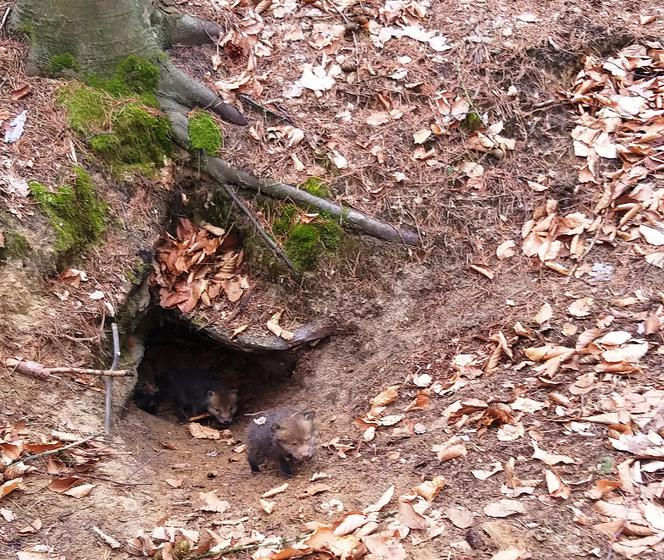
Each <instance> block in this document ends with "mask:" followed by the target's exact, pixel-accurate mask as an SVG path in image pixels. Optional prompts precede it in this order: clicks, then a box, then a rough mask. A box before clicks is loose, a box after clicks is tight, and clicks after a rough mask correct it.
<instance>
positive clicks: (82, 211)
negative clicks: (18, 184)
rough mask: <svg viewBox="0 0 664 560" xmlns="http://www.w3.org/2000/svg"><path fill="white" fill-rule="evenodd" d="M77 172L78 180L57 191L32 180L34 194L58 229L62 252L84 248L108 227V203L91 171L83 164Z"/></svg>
mask: <svg viewBox="0 0 664 560" xmlns="http://www.w3.org/2000/svg"><path fill="white" fill-rule="evenodd" d="M75 173H76V179H75V181H74V183H73V184H72V185H63V186H62V187H60V188H59V189H57V191H56V192H51V191H49V190H48V189H47V188H46V187H45V186H44V185H42V184H41V183H38V182H36V181H32V182H30V192H31V193H32V196H33V197H34V199H35V201H36V202H37V204H38V205H39V207H40V208H41V210H42V211H43V212H44V214H46V216H47V217H48V219H49V221H50V223H51V226H52V227H53V229H54V230H55V233H56V242H55V249H56V251H57V252H58V253H59V254H61V255H71V254H74V253H78V252H80V251H82V250H83V249H84V248H85V247H87V246H88V245H90V244H92V243H94V242H95V241H97V240H98V239H99V238H100V237H101V236H102V235H103V233H104V231H105V230H106V224H107V218H108V207H107V206H106V204H105V203H104V202H103V201H102V200H100V198H99V196H98V195H97V191H96V189H95V186H94V184H93V182H92V179H91V178H90V175H88V173H87V172H86V171H85V170H84V169H83V168H81V167H77V168H75Z"/></svg>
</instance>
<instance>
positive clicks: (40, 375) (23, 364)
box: [5, 358, 132, 381]
mask: <svg viewBox="0 0 664 560" xmlns="http://www.w3.org/2000/svg"><path fill="white" fill-rule="evenodd" d="M5 365H6V366H7V367H9V368H13V369H14V371H17V372H19V373H22V374H24V375H30V376H31V377H36V378H37V379H42V380H43V381H47V380H48V379H49V378H50V377H51V376H53V375H57V374H59V373H78V374H83V375H104V376H108V377H128V376H130V375H132V373H131V371H129V370H127V369H117V370H114V371H112V370H108V369H90V368H78V367H46V366H45V365H43V364H40V363H39V362H32V361H30V360H17V359H15V358H8V359H7V360H5Z"/></svg>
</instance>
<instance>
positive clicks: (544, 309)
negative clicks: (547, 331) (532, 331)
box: [534, 303, 553, 325]
mask: <svg viewBox="0 0 664 560" xmlns="http://www.w3.org/2000/svg"><path fill="white" fill-rule="evenodd" d="M551 317H553V307H551V306H550V305H549V304H548V303H543V304H542V306H541V307H540V308H539V311H538V312H537V313H536V314H535V317H534V320H535V322H536V323H537V324H538V325H543V324H544V323H547V322H548V321H549V320H551Z"/></svg>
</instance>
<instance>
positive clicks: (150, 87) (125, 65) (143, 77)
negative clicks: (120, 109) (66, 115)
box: [85, 54, 159, 106]
mask: <svg viewBox="0 0 664 560" xmlns="http://www.w3.org/2000/svg"><path fill="white" fill-rule="evenodd" d="M85 82H86V83H87V84H88V85H89V86H91V87H93V88H95V89H101V90H104V91H106V92H108V93H110V94H111V95H113V96H114V97H132V96H134V97H135V96H138V97H139V99H140V101H141V102H142V103H144V104H146V105H150V106H156V105H157V99H156V97H155V95H154V94H155V92H156V91H157V85H158V84H159V67H158V66H157V65H155V64H153V63H152V62H150V61H149V60H146V59H145V58H141V57H139V56H136V55H133V54H130V55H129V56H128V57H127V58H125V59H124V60H122V62H120V64H118V66H117V68H116V70H115V72H114V73H113V75H112V76H87V77H86V79H85Z"/></svg>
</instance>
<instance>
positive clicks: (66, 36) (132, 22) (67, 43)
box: [13, 0, 160, 74]
mask: <svg viewBox="0 0 664 560" xmlns="http://www.w3.org/2000/svg"><path fill="white" fill-rule="evenodd" d="M151 9H152V2H150V1H149V0H17V2H16V6H15V8H14V15H13V24H14V27H15V28H16V29H18V30H20V31H22V32H24V33H26V34H27V35H28V36H29V37H30V43H31V48H30V62H31V71H33V72H37V73H41V74H48V73H49V71H50V70H51V65H52V64H53V57H55V56H58V55H63V54H70V55H72V56H73V57H74V59H75V60H76V62H77V64H78V65H79V66H80V68H81V70H82V71H83V72H85V73H90V74H105V73H109V72H111V71H112V70H113V69H114V68H115V66H116V65H117V63H118V62H119V61H120V60H122V59H123V58H125V57H126V56H127V55H129V54H136V55H138V56H142V57H144V58H154V57H156V56H157V55H158V54H159V52H160V47H159V45H158V44H157V40H156V39H155V36H154V34H153V32H152V29H151V27H150V23H149V16H150V13H151Z"/></svg>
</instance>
